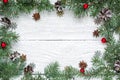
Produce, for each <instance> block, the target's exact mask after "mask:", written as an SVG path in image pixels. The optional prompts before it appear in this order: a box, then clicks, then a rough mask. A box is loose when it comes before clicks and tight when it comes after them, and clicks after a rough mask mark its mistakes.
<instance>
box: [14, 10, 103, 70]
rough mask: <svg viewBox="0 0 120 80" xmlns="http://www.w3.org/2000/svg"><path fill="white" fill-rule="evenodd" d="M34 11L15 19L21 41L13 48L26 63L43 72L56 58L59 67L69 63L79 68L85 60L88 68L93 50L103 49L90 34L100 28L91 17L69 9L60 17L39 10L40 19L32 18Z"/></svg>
mask: <svg viewBox="0 0 120 80" xmlns="http://www.w3.org/2000/svg"><path fill="white" fill-rule="evenodd" d="M33 13H34V11H33V12H32V13H31V14H29V15H25V14H22V15H21V16H20V17H19V18H17V19H15V20H14V21H15V22H17V24H18V28H17V29H16V32H17V33H19V35H20V40H19V42H18V43H17V44H14V46H13V50H15V51H16V50H17V51H19V52H20V53H24V54H26V55H27V63H28V64H29V63H35V64H36V68H35V71H37V72H38V71H39V72H43V70H44V67H45V66H47V65H48V64H49V63H51V62H55V61H58V62H59V63H60V68H61V69H64V67H65V66H68V65H72V66H73V67H76V68H78V69H79V66H78V63H79V61H81V60H84V61H86V62H87V63H88V67H87V69H89V68H90V67H91V66H92V65H91V62H90V61H91V58H92V56H93V55H94V54H95V51H97V50H100V51H104V47H105V45H103V44H102V43H101V41H100V40H101V38H95V37H93V34H92V32H93V31H94V30H95V29H97V27H99V26H97V25H95V24H94V19H92V18H90V17H88V16H86V17H83V18H75V16H74V14H73V13H72V12H70V11H65V14H64V16H63V17H58V16H57V15H56V12H41V13H40V14H41V19H40V20H39V21H34V20H33V19H32V14H33Z"/></svg>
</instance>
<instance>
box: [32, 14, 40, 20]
mask: <svg viewBox="0 0 120 80" xmlns="http://www.w3.org/2000/svg"><path fill="white" fill-rule="evenodd" d="M33 18H34V20H35V21H37V20H39V19H40V14H39V13H34V14H33Z"/></svg>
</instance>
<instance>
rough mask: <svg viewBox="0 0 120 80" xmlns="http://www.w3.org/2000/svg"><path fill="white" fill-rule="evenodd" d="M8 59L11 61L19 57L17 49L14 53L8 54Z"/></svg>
mask: <svg viewBox="0 0 120 80" xmlns="http://www.w3.org/2000/svg"><path fill="white" fill-rule="evenodd" d="M9 57H10V59H11V60H12V61H15V60H16V59H19V58H20V53H18V52H17V51H15V52H14V53H12V54H10V56H9Z"/></svg>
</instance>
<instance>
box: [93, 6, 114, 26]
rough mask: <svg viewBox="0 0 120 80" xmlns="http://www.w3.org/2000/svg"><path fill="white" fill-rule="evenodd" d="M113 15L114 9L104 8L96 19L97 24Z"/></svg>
mask: <svg viewBox="0 0 120 80" xmlns="http://www.w3.org/2000/svg"><path fill="white" fill-rule="evenodd" d="M111 17H112V11H111V10H110V9H108V8H104V9H103V10H102V11H100V13H99V15H98V16H97V18H96V19H95V23H96V24H100V23H101V22H104V21H107V20H109V19H110V18H111Z"/></svg>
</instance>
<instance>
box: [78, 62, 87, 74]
mask: <svg viewBox="0 0 120 80" xmlns="http://www.w3.org/2000/svg"><path fill="white" fill-rule="evenodd" d="M79 67H80V72H81V73H82V74H83V75H84V74H85V68H86V67H87V63H86V62H84V61H80V63H79Z"/></svg>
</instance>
